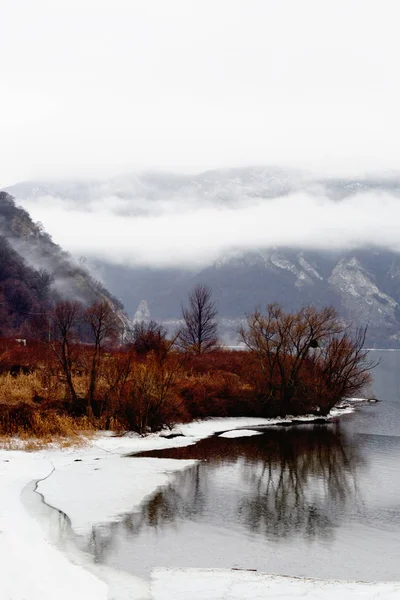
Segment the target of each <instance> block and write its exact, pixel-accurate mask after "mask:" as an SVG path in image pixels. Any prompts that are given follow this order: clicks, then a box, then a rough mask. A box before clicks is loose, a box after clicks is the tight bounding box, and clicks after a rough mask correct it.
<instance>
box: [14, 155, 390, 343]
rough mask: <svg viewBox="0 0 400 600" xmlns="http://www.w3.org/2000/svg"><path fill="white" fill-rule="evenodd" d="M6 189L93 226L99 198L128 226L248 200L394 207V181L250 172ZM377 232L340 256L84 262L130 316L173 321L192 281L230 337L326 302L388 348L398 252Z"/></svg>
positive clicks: (264, 252) (294, 253) (287, 253)
mask: <svg viewBox="0 0 400 600" xmlns="http://www.w3.org/2000/svg"><path fill="white" fill-rule="evenodd" d="M9 192H10V193H12V195H13V196H15V197H16V198H17V199H18V201H19V202H21V204H22V205H23V206H25V205H26V203H28V204H29V205H30V206H32V203H33V202H35V201H38V202H39V201H40V200H41V199H43V198H44V197H45V198H47V199H49V200H50V201H52V199H54V202H61V203H64V204H65V205H66V206H75V207H76V206H79V208H80V210H83V211H85V210H87V211H91V212H92V213H93V218H94V219H95V214H96V210H97V209H98V208H99V207H101V206H102V205H103V204H104V202H106V201H107V202H108V203H110V201H111V203H112V206H113V212H114V213H116V214H120V215H126V216H128V215H129V217H130V218H133V219H134V218H135V217H136V216H137V215H152V214H154V215H157V214H159V213H160V211H164V212H167V213H168V211H170V210H171V219H173V218H174V216H173V214H174V211H173V210H172V209H171V208H170V207H171V206H173V205H174V202H179V204H180V205H182V203H187V204H188V205H190V203H193V202H195V203H197V204H198V203H201V204H202V205H207V206H208V205H209V206H212V207H216V208H217V209H218V207H220V206H224V207H226V206H228V207H230V208H231V209H232V210H235V208H236V206H239V205H240V206H243V204H244V203H246V202H249V203H250V202H252V201H253V200H257V201H258V200H260V201H264V200H265V202H268V201H269V200H270V199H277V198H280V197H282V198H284V197H286V196H288V195H291V194H296V193H301V194H308V195H309V196H312V197H313V198H318V197H319V195H321V197H322V196H323V197H324V198H325V199H326V198H328V199H329V201H331V202H333V203H335V205H336V202H337V203H341V202H342V201H346V199H348V198H351V197H353V196H356V195H358V196H359V195H360V194H378V195H382V194H390V196H391V198H394V199H395V201H396V202H397V198H398V199H399V203H400V176H397V175H393V176H390V177H389V176H388V177H381V178H378V177H365V178H359V179H345V178H341V179H338V178H336V179H335V178H330V179H321V178H319V179H318V178H315V177H311V176H310V175H309V174H307V173H302V172H299V171H291V170H285V169H279V168H265V167H255V168H242V169H223V170H215V171H208V172H205V173H201V174H199V175H174V174H166V173H145V174H141V175H129V176H125V177H116V178H113V179H108V180H104V181H96V180H93V181H65V182H24V183H21V184H17V185H15V186H13V187H12V188H9ZM299 198H301V197H300V196H299ZM344 225H345V224H344ZM266 226H268V224H266ZM50 233H51V231H50ZM384 235H385V232H382V238H383V239H382V245H381V246H379V245H377V244H376V243H375V244H374V245H372V244H371V245H369V246H368V245H366V244H365V242H364V243H363V244H360V247H358V248H357V247H356V245H353V247H352V248H351V249H349V248H348V247H347V248H346V249H343V250H340V249H338V247H337V246H335V249H330V248H329V247H326V248H325V249H323V250H317V249H315V248H314V249H307V247H306V246H307V244H303V245H302V247H301V248H299V247H297V248H296V247H287V246H286V247H282V246H276V247H272V248H271V247H269V248H268V247H261V246H260V247H259V248H257V249H254V247H253V248H252V249H251V250H250V249H248V250H247V249H246V248H240V249H239V250H238V249H231V250H229V251H226V252H223V253H221V255H219V256H218V258H217V259H213V260H210V261H209V263H208V264H206V265H202V266H200V267H199V266H197V267H193V268H191V269H190V268H187V265H186V267H185V268H184V269H183V268H180V267H179V266H172V267H171V266H170V267H163V268H161V267H154V266H141V265H135V264H127V263H126V262H124V261H122V260H121V262H120V263H119V264H118V261H115V260H113V261H112V262H111V261H110V262H109V261H107V260H105V259H104V258H101V259H91V261H90V263H89V264H90V265H91V267H92V269H93V270H94V272H95V273H96V276H97V277H101V279H102V280H103V282H104V283H105V285H106V286H107V287H108V289H110V290H111V292H112V293H113V294H115V295H116V296H117V297H119V298H120V299H121V300H122V301H123V302H124V304H125V306H126V309H127V310H128V312H129V313H130V314H131V315H132V316H133V315H135V312H136V311H137V309H138V307H139V306H140V310H139V312H140V314H142V313H143V314H144V313H145V316H146V318H150V317H151V318H154V319H159V320H162V321H167V322H169V323H170V324H171V323H172V324H173V323H174V322H175V320H176V319H179V316H180V308H181V303H182V302H183V303H184V302H185V300H186V298H187V293H188V291H189V290H190V288H191V287H192V286H193V285H194V284H195V283H197V282H202V283H206V284H208V285H210V286H211V287H212V289H213V295H214V298H215V301H216V303H217V306H218V309H219V314H220V318H221V323H222V326H223V329H224V331H225V333H226V335H227V336H228V337H229V338H230V339H231V340H232V339H233V338H234V330H235V328H236V327H237V326H238V323H239V322H240V319H242V318H243V316H244V315H245V314H246V313H250V312H251V311H252V310H254V308H255V307H260V308H262V307H263V306H265V304H266V303H269V302H275V301H276V302H280V303H282V304H283V305H284V306H285V307H286V308H288V309H296V308H299V307H300V306H301V305H304V304H308V303H313V304H315V305H317V306H324V305H333V306H334V307H335V308H337V310H338V311H339V312H340V314H342V315H343V317H344V318H345V319H346V320H347V321H348V322H352V323H353V324H355V325H366V324H368V328H369V329H368V343H369V344H370V345H374V346H386V347H394V346H399V345H400V310H399V305H400V255H399V254H398V253H397V252H395V251H393V250H391V249H389V248H388V247H386V246H385V239H384ZM310 248H312V244H311V243H310ZM184 252H185V249H184V248H182V253H184ZM142 301H145V302H144V303H142ZM141 303H142V304H141ZM143 307H146V310H145V311H144V309H143Z"/></svg>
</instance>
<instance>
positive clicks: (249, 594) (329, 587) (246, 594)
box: [151, 569, 400, 600]
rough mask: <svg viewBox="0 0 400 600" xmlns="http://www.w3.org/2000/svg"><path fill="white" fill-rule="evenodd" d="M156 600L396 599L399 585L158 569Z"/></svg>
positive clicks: (153, 588)
mask: <svg viewBox="0 0 400 600" xmlns="http://www.w3.org/2000/svg"><path fill="white" fill-rule="evenodd" d="M151 592H152V598H153V600H171V599H172V598H173V599H174V600H189V599H190V600H210V599H211V598H212V600H268V599H270V600H275V599H277V598H279V600H295V599H296V598H301V599H302V600H337V599H338V598H340V600H353V599H354V598H362V599H363V600H377V599H378V598H379V600H395V599H397V598H399V593H400V585H399V584H398V583H394V582H391V583H361V582H343V581H330V580H327V581H321V580H317V579H300V578H296V577H277V576H273V575H267V574H264V573H255V572H249V571H232V570H231V571H229V570H218V569H155V570H154V571H153V574H152V584H151Z"/></svg>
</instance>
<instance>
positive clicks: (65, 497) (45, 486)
mask: <svg viewBox="0 0 400 600" xmlns="http://www.w3.org/2000/svg"><path fill="white" fill-rule="evenodd" d="M88 454H89V455H88ZM95 454H97V456H95ZM194 462H195V461H191V460H164V459H163V460H159V459H157V458H121V457H120V456H113V455H111V456H107V455H106V456H105V455H104V453H103V455H101V454H100V453H99V452H98V451H96V452H95V453H94V454H93V452H90V453H88V452H85V453H83V458H82V461H79V462H75V461H72V462H71V460H68V461H67V462H66V463H65V464H60V465H57V468H56V470H55V471H54V473H53V474H52V476H51V477H49V478H48V479H45V480H44V481H42V482H40V483H39V485H38V491H39V492H40V493H41V494H43V495H44V497H45V498H46V502H48V503H49V504H51V505H52V506H56V507H57V508H59V509H61V510H62V511H63V512H64V513H66V514H67V515H68V516H69V518H70V519H71V525H72V528H73V530H74V531H75V533H77V534H80V535H85V536H86V535H90V533H91V531H92V528H93V526H94V525H96V524H97V523H105V522H110V521H117V520H119V519H120V518H121V516H122V515H123V514H124V513H127V512H133V511H135V509H138V508H139V506H140V504H141V503H142V502H143V500H144V499H145V498H146V496H149V495H151V494H152V493H154V491H155V490H156V489H157V488H158V487H161V486H164V485H167V484H168V482H169V480H170V475H171V473H174V472H176V471H180V470H182V469H185V468H187V467H188V466H192V465H193V464H194Z"/></svg>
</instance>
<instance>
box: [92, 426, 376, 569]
mask: <svg viewBox="0 0 400 600" xmlns="http://www.w3.org/2000/svg"><path fill="white" fill-rule="evenodd" d="M143 455H145V456H154V457H160V458H175V459H198V460H199V461H200V462H199V463H198V464H196V465H195V466H194V467H190V468H188V469H186V470H185V471H181V472H179V473H178V474H176V476H175V477H174V478H173V480H172V481H171V483H170V484H169V485H167V486H166V487H164V488H161V489H159V490H158V491H157V492H156V493H155V494H154V496H153V497H152V498H151V499H150V500H148V501H147V502H145V503H144V505H143V506H142V507H141V508H140V510H139V511H138V512H135V513H132V514H129V515H126V517H125V518H124V519H123V520H122V521H121V522H119V523H113V524H107V525H105V526H99V527H95V528H94V529H93V532H92V537H91V540H90V550H91V552H92V553H93V554H94V555H95V557H96V559H97V560H99V561H106V560H107V556H108V555H109V554H110V553H113V552H115V549H116V547H118V546H120V544H121V540H123V544H124V545H125V544H127V543H128V544H129V543H131V544H133V545H134V546H135V547H136V548H138V547H140V548H143V547H144V548H146V545H147V546H148V552H149V556H152V555H153V552H152V550H151V547H150V546H151V545H152V544H157V543H159V541H160V540H161V539H163V540H165V539H166V538H169V539H170V540H171V544H175V545H176V544H178V545H179V544H181V543H182V544H183V545H184V542H185V540H181V537H183V535H184V534H183V533H182V532H183V529H184V526H185V524H188V523H196V524H200V525H201V528H202V532H203V534H204V545H205V547H207V546H208V547H209V545H210V544H215V543H217V542H216V538H217V537H218V536H215V535H214V534H213V532H215V531H216V530H218V531H220V530H221V528H223V529H224V531H228V533H227V534H224V538H223V539H224V543H225V544H226V543H229V532H232V535H233V536H234V537H235V540H236V542H235V543H236V544H237V535H238V533H240V535H243V536H247V538H250V539H255V538H257V539H258V540H259V543H261V544H264V545H265V544H268V543H269V542H271V541H274V542H277V543H280V542H283V540H285V539H287V538H288V537H289V536H294V535H296V536H299V535H300V536H301V537H302V538H303V539H304V540H309V541H312V540H314V539H320V540H323V541H329V540H331V539H332V538H333V535H334V531H335V527H337V526H338V525H339V523H340V521H341V519H342V517H343V515H344V514H345V513H346V512H348V511H349V510H350V511H351V510H353V509H354V506H356V505H360V503H361V498H360V493H359V491H358V487H357V472H358V471H359V469H360V468H362V467H364V466H365V462H364V459H363V458H362V456H361V452H360V448H359V447H358V446H357V445H356V444H353V443H352V441H351V440H350V439H349V438H348V437H347V436H346V435H345V434H344V433H343V432H341V430H340V429H339V428H337V427H335V426H302V427H299V428H290V429H270V430H268V432H267V433H265V434H263V435H259V436H254V437H248V438H235V439H226V438H220V437H217V436H214V437H211V438H208V439H206V440H203V441H201V442H199V443H198V444H197V445H195V446H188V447H186V448H176V449H171V450H164V451H158V452H150V453H144V454H143ZM126 460H129V459H126ZM218 535H219V534H218ZM237 552H239V553H240V548H237ZM235 564H236V563H235ZM176 566H179V564H177V565H176ZM226 566H232V565H229V564H227V565H226ZM150 568H151V565H150ZM133 571H135V570H134V569H133Z"/></svg>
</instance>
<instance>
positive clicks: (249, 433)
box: [219, 429, 263, 438]
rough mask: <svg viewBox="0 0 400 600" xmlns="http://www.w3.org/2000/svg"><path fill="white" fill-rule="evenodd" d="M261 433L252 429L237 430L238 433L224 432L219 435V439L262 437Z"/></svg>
mask: <svg viewBox="0 0 400 600" xmlns="http://www.w3.org/2000/svg"><path fill="white" fill-rule="evenodd" d="M262 433H263V432H262V431H254V430H252V429H239V430H238V431H226V432H225V433H221V434H220V435H219V437H222V438H237V437H250V436H252V435H262Z"/></svg>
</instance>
